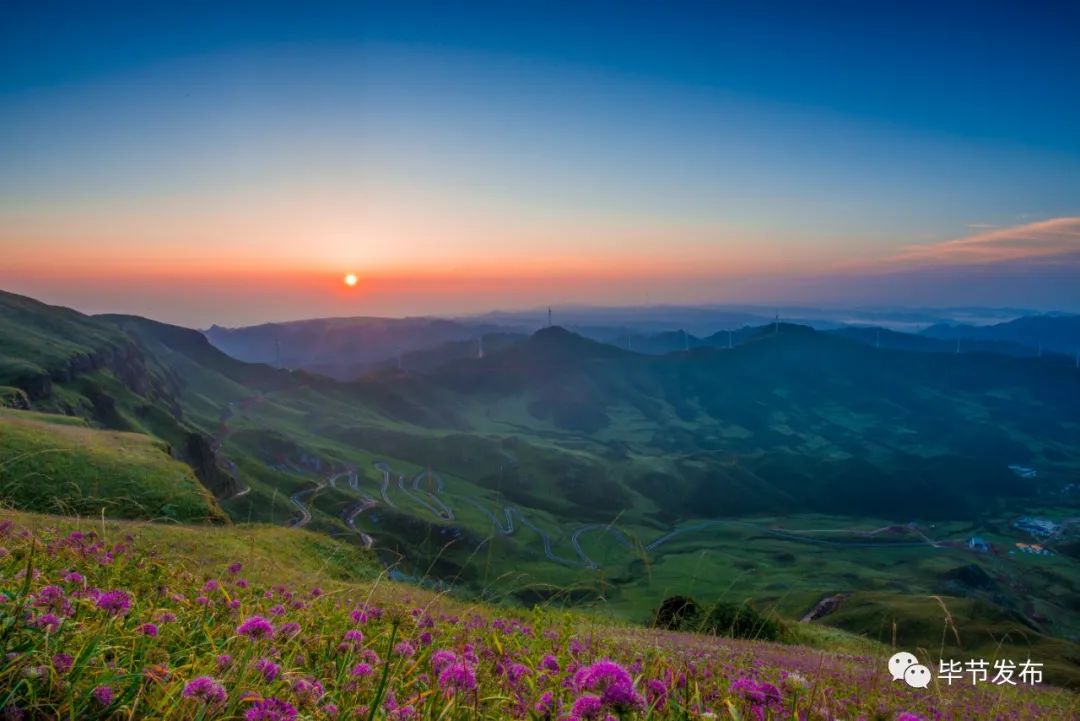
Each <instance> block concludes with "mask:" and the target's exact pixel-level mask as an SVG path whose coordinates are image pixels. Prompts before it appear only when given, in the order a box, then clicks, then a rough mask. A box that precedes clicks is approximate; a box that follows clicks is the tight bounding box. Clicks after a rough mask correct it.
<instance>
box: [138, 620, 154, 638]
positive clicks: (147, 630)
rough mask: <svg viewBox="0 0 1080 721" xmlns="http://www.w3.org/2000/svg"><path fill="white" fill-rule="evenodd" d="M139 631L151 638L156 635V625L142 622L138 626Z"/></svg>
mask: <svg viewBox="0 0 1080 721" xmlns="http://www.w3.org/2000/svg"><path fill="white" fill-rule="evenodd" d="M139 633H141V634H142V635H144V636H149V637H150V638H153V637H155V636H157V635H158V627H157V625H155V624H153V623H144V624H143V625H142V626H139Z"/></svg>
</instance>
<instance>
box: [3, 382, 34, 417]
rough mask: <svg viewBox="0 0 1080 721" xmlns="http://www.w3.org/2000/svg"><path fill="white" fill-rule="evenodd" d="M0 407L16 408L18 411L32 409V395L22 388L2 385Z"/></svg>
mask: <svg viewBox="0 0 1080 721" xmlns="http://www.w3.org/2000/svg"><path fill="white" fill-rule="evenodd" d="M0 408H14V409H15V410H17V411H28V410H30V397H29V396H27V395H26V391H24V390H23V389H22V388H11V387H9V386H4V387H0Z"/></svg>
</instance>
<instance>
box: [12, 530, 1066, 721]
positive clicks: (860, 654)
mask: <svg viewBox="0 0 1080 721" xmlns="http://www.w3.org/2000/svg"><path fill="white" fill-rule="evenodd" d="M0 541H2V542H3V544H4V545H3V548H4V553H3V554H0V594H2V597H3V598H4V600H5V603H3V604H0V640H2V641H3V642H4V644H5V647H6V648H8V649H12V650H13V652H11V653H9V654H8V655H7V657H6V660H7V663H6V664H5V665H3V666H0V688H3V689H4V696H3V699H2V700H3V702H4V706H3V708H4V713H5V715H6V716H8V717H16V718H79V719H83V718H95V719H106V718H108V719H114V718H154V719H177V720H179V719H185V720H186V719H205V718H221V719H242V718H246V719H300V718H305V719H307V718H311V719H324V718H325V719H332V718H340V717H342V715H343V714H345V715H349V716H359V717H362V718H378V719H401V718H402V717H403V716H402V714H400V713H398V709H399V708H408V709H409V711H408V712H407V715H406V717H408V718H448V719H449V718H469V719H477V720H478V721H496V720H497V719H506V718H518V717H523V718H528V717H529V715H528V713H527V712H523V710H522V705H523V704H524V703H527V704H529V705H530V706H533V707H538V708H540V709H541V710H540V711H539V712H537V714H536V716H535V717H536V718H544V717H545V716H546V712H544V709H545V708H550V707H559V708H570V707H572V706H575V705H578V704H581V703H582V702H580V701H579V697H584V696H587V695H588V693H587V692H588V691H589V690H590V688H589V687H588V675H583V674H581V673H580V671H581V670H582V669H586V670H588V671H589V672H590V673H600V672H603V673H605V674H607V676H609V677H610V676H615V677H616V679H617V681H618V683H619V696H614V695H608V694H606V693H605V694H604V695H603V696H602V697H601V699H602V701H601V702H602V703H604V704H606V707H607V708H610V709H611V710H612V712H615V713H617V714H618V717H619V718H622V719H626V720H627V721H630V720H632V719H639V720H644V719H653V720H654V721H666V720H669V719H670V720H671V721H674V720H675V719H687V718H718V719H729V720H730V721H737V720H738V719H745V718H771V719H780V718H805V719H807V721H826V719H834V718H837V716H836V714H837V713H844V714H845V715H844V717H845V718H848V717H850V718H863V717H865V718H889V719H892V718H912V717H919V718H930V717H934V718H957V719H958V718H970V717H972V716H971V714H975V715H977V716H978V717H979V718H991V717H996V716H997V715H999V714H1008V717H1009V718H1015V719H1017V720H1018V721H1020V720H1030V721H1036V720H1041V719H1060V718H1066V717H1068V714H1070V713H1071V709H1075V708H1076V696H1075V695H1074V694H1073V693H1071V692H1069V691H1065V690H1062V689H1060V688H1050V687H1046V686H1044V687H1042V688H1035V687H1033V686H1032V685H1031V684H1028V683H1021V684H1019V685H1014V686H999V685H994V684H983V685H981V686H979V687H970V686H968V687H955V688H954V687H947V686H945V685H944V684H935V685H934V686H933V687H932V688H931V689H928V690H927V691H926V692H925V693H911V692H910V691H907V690H906V689H904V688H903V687H901V686H897V685H896V684H891V685H890V683H889V675H888V672H887V670H886V669H887V660H888V657H889V655H890V654H891V653H892V651H893V649H892V648H891V647H889V646H886V645H881V644H877V643H873V642H866V641H862V640H859V639H855V638H852V637H850V636H848V635H846V634H844V633H842V632H837V631H832V630H823V631H814V630H813V629H807V630H806V631H804V632H803V639H802V643H801V644H777V643H766V642H763V641H761V640H760V639H756V638H750V639H748V640H736V639H731V638H722V637H716V636H712V635H698V636H691V635H688V634H685V633H671V632H668V631H663V630H656V629H646V628H640V627H634V626H630V625H627V624H622V623H618V622H612V621H610V620H604V619H600V618H598V617H596V616H590V615H587V614H581V613H566V612H559V611H556V610H553V609H550V608H536V609H532V610H522V609H506V608H496V607H493V606H491V605H488V604H483V603H463V602H461V601H459V600H455V599H454V598H451V597H448V596H446V595H442V594H434V593H430V592H427V591H424V590H421V589H417V588H416V587H414V586H403V585H400V584H396V583H393V582H390V581H387V580H386V579H385V577H384V576H383V574H382V573H381V571H380V569H379V568H378V566H377V565H376V564H375V563H374V562H373V559H372V557H371V555H370V554H369V553H366V552H363V551H359V550H357V549H355V548H352V547H350V546H348V545H346V544H341V543H338V542H335V541H333V540H330V539H327V538H326V537H325V536H322V535H319V534H312V533H307V532H304V531H299V530H295V529H281V528H274V527H268V526H261V525H257V526H245V527H242V528H241V527H226V528H206V527H200V528H191V527H184V526H164V525H161V524H152V523H133V522H120V523H118V522H115V521H109V522H104V521H99V520H97V519H72V518H60V517H55V516H41V515H36V514H27V513H10V512H3V513H0ZM43 549H48V550H47V552H44V551H43ZM27 569H32V573H24V571H26V570H27ZM164 589H167V592H163V590H164ZM912 650H913V651H915V652H916V653H917V654H918V657H919V659H920V660H921V661H923V662H924V663H927V664H930V665H932V666H934V667H936V661H937V660H938V659H939V658H944V656H941V655H939V653H938V652H937V651H935V650H926V649H921V648H913V649H912ZM1006 651H1009V652H1011V649H1006ZM999 657H1004V656H1003V654H1002V649H998V650H997V651H996V652H994V653H993V654H992V655H991V656H989V658H991V659H993V658H999ZM447 664H456V665H455V666H452V667H451V668H453V669H455V673H454V674H452V675H451V674H447V673H446V667H447ZM680 674H681V675H682V676H681V677H682V678H685V679H686V683H685V684H683V683H681V682H677V681H676V679H677V678H679V675H680ZM1062 680H1063V679H1062V678H1061V677H1059V676H1057V675H1056V671H1055V670H1054V669H1047V676H1046V677H1045V679H1044V681H1047V682H1053V683H1061V682H1062ZM751 682H752V683H751ZM762 690H764V691H767V694H763V693H762ZM822 696H824V697H825V698H829V699H831V700H830V702H829V703H828V704H827V705H822V704H821V703H819V702H817V699H820V698H821V697H822ZM593 698H595V697H593ZM399 704H401V705H400V706H399ZM582 707H583V706H582ZM365 709H366V710H365ZM912 714H918V716H912Z"/></svg>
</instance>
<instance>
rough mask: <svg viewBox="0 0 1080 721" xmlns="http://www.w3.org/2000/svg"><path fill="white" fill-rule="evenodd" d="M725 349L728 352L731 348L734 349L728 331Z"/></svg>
mask: <svg viewBox="0 0 1080 721" xmlns="http://www.w3.org/2000/svg"><path fill="white" fill-rule="evenodd" d="M727 347H728V350H731V349H732V348H734V347H735V346H734V345H732V343H731V331H730V330H729V331H728V332H727Z"/></svg>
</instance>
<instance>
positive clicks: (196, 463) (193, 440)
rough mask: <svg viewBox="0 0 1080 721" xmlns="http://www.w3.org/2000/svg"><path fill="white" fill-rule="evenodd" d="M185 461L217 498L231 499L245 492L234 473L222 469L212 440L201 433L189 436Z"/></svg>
mask: <svg viewBox="0 0 1080 721" xmlns="http://www.w3.org/2000/svg"><path fill="white" fill-rule="evenodd" d="M183 460H184V461H185V462H186V463H187V464H188V465H189V466H191V467H192V468H193V469H194V470H195V476H196V477H197V478H198V479H199V481H200V482H201V483H202V484H203V485H204V486H206V487H207V488H208V489H210V492H211V493H213V494H214V497H215V498H218V499H222V498H230V497H232V496H235V495H236V494H238V493H240V491H241V490H243V485H242V484H241V483H240V479H239V478H237V476H236V474H235V473H234V472H233V471H231V470H228V469H225V468H222V467H221V464H219V462H218V457H217V454H216V453H214V449H213V448H212V447H211V441H210V439H209V438H207V437H206V436H204V435H202V434H201V433H189V434H188V436H187V443H186V446H185V449H184V455H183Z"/></svg>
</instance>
